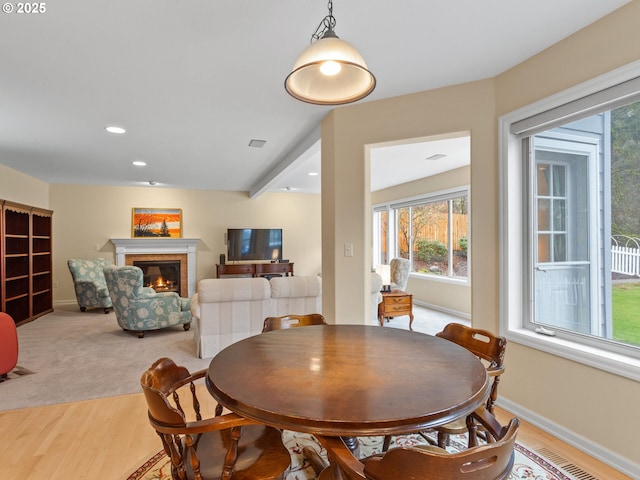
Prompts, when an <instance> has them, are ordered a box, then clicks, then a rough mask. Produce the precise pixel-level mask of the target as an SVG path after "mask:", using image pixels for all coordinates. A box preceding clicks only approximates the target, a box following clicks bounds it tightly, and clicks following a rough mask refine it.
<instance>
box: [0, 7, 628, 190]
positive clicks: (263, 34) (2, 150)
mask: <svg viewBox="0 0 640 480" xmlns="http://www.w3.org/2000/svg"><path fill="white" fill-rule="evenodd" d="M628 1H629V0H607V1H606V2H603V1H602V0H562V1H561V2H558V1H557V0H536V1H534V2H531V1H528V2H527V1H524V0H521V1H514V0H487V1H483V2H479V1H478V0H455V1H449V2H442V1H438V2H436V1H432V0H402V1H399V2H395V3H393V2H388V1H387V2H382V1H380V0H369V1H365V0H336V1H335V2H334V5H333V13H334V16H335V18H336V20H337V25H336V33H337V34H338V35H339V36H340V37H341V38H342V39H344V40H346V41H348V42H350V43H352V44H353V45H354V46H356V47H357V48H358V49H359V50H360V52H361V53H362V54H363V56H364V58H365V59H366V61H367V64H368V67H369V69H370V70H371V71H372V72H373V73H374V74H375V75H376V80H377V87H376V89H375V91H374V92H373V93H372V94H371V95H370V96H369V97H367V98H365V99H364V100H361V102H365V101H373V100H376V99H381V98H386V97H393V96H397V95H402V94H406V93H412V92H418V91H423V90H429V89H432V88H438V87H442V86H446V85H452V84H458V83H463V82H468V81H473V80H479V79H483V78H489V77H493V76H495V75H497V74H499V73H501V72H503V71H505V70H507V69H509V68H510V67H512V66H514V65H516V64H518V63H520V62H521V61H523V60H525V59H526V58H529V57H531V56H532V55H534V54H536V53H537V52H540V51H541V50H543V49H545V48H547V47H548V46H550V45H552V44H554V43H556V42H558V41H559V40H561V39H562V38H564V37H566V36H568V35H570V34H571V33H573V32H575V31H577V30H579V29H581V28H583V27H585V26H586V25H588V24H590V23H592V22H593V21H595V20H597V19H598V18H600V17H602V16H604V15H606V14H607V13H609V12H611V11H613V10H615V9H616V8H619V7H620V6H622V5H624V4H626V3H628ZM5 5H6V4H5ZM14 5H15V4H14ZM44 5H45V6H46V11H45V12H44V13H38V14H36V13H31V14H18V13H15V12H14V13H4V14H2V15H0V44H1V45H2V46H3V48H2V49H0V65H1V67H0V163H2V164H4V165H7V166H9V167H11V168H14V169H16V170H19V171H22V172H24V173H26V174H28V175H31V176H33V177H36V178H39V179H41V180H43V181H45V182H48V183H64V184H95V185H126V186H135V185H146V186H148V185H149V183H148V182H149V181H153V182H157V186H156V187H157V188H161V187H173V188H193V189H211V190H238V191H251V192H253V193H260V192H262V191H270V190H281V189H285V188H288V189H289V191H294V192H295V191H298V192H318V191H319V189H320V175H318V176H315V177H310V176H308V175H307V173H308V172H309V171H310V170H313V171H316V172H319V168H320V161H319V158H320V157H319V149H320V143H319V128H318V126H319V124H320V122H321V121H322V119H323V118H324V116H325V115H326V114H327V113H328V112H329V111H330V109H331V107H326V106H316V105H309V104H305V103H301V102H299V101H297V100H294V99H293V98H292V97H290V96H289V95H288V94H287V93H286V92H285V90H284V87H283V84H284V79H285V77H286V75H287V74H288V73H289V71H290V69H291V66H292V65H293V63H294V61H295V59H296V57H297V56H298V54H299V53H300V52H301V51H302V50H303V49H304V48H305V47H306V46H307V45H308V43H309V39H310V37H311V34H312V33H313V32H314V31H315V29H316V26H317V25H318V23H319V22H320V21H321V20H322V18H323V17H324V16H325V15H326V14H327V2H326V1H321V0H279V1H277V2H275V1H271V2H265V1H258V0H253V1H249V0H206V1H205V0H189V1H188V2H187V1H178V0H91V1H86V0H56V1H54V2H48V3H45V4H44ZM108 125H118V126H122V127H124V128H125V129H126V130H127V132H126V133H125V134H123V135H116V134H110V133H107V132H106V131H105V127H106V126H108ZM252 139H258V140H265V141H266V143H265V145H264V146H263V147H262V148H253V147H249V145H248V144H249V142H250V140H252ZM457 143H459V142H455V141H445V142H444V143H440V144H436V145H428V144H422V142H414V143H412V144H411V145H409V146H404V147H402V148H403V150H402V151H399V150H395V148H400V147H398V146H393V149H392V147H391V146H389V147H386V146H385V147H382V148H380V149H375V150H373V151H372V175H373V178H374V179H373V180H372V186H373V188H374V189H376V188H384V187H386V186H390V184H393V182H402V181H407V179H406V178H404V179H403V178H397V177H396V176H395V175H396V173H397V172H399V171H400V170H407V169H408V170H412V171H419V172H420V173H419V175H422V176H425V175H429V174H430V173H429V172H432V171H433V169H434V168H435V169H440V171H442V169H447V168H450V166H451V165H452V164H453V163H454V162H453V161H452V158H454V157H455V154H454V151H453V150H450V151H448V150H447V148H452V149H453V148H454V145H455V144H457ZM467 145H468V139H467ZM430 152H431V153H430ZM433 153H441V154H445V155H447V156H446V157H444V158H443V159H442V160H441V161H425V158H426V157H428V156H431V155H432V154H433ZM389 157H391V158H394V161H395V160H397V159H398V158H403V159H404V160H403V161H406V162H417V163H416V164H413V163H412V164H410V165H408V166H407V168H406V169H399V168H397V164H395V165H394V168H391V167H390V165H391V164H392V162H385V161H384V159H385V158H389ZM467 157H468V154H467ZM456 158H457V157H456ZM377 159H379V160H377ZM135 160H142V161H144V162H146V163H147V166H146V167H136V166H133V165H132V162H133V161H135ZM467 162H468V158H467ZM424 172H426V173H424ZM377 178H381V179H385V182H380V181H378V180H375V179H377Z"/></svg>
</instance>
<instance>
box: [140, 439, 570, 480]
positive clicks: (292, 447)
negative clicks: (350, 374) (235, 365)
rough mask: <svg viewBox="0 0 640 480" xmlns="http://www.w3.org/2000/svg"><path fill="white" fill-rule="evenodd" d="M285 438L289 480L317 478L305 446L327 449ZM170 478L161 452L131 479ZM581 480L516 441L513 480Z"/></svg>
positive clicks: (376, 447) (377, 443) (368, 451)
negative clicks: (289, 461) (288, 452)
mask: <svg viewBox="0 0 640 480" xmlns="http://www.w3.org/2000/svg"><path fill="white" fill-rule="evenodd" d="M283 441H284V443H285V445H286V446H287V448H288V449H289V451H290V452H291V469H290V470H289V473H288V474H287V477H286V480H314V479H315V478H316V475H315V473H314V471H313V469H312V468H311V466H310V465H309V463H308V462H307V461H306V460H305V459H304V457H303V455H302V449H303V448H304V447H311V448H313V449H314V450H316V451H317V452H318V453H319V454H320V455H321V456H322V457H323V458H325V459H326V452H325V450H324V449H323V448H322V447H321V446H320V445H319V444H318V442H317V441H316V439H315V438H314V437H313V435H308V434H304V433H297V432H290V431H285V432H284V433H283ZM382 441H383V437H360V455H361V456H362V457H367V456H369V455H373V454H375V453H379V452H380V449H381V447H382ZM465 441H466V438H465V437H464V436H461V435H456V436H452V438H451V442H450V446H449V447H447V449H448V450H450V451H452V452H454V451H458V450H460V449H464V448H465V447H466V444H465ZM424 443H426V442H425V440H424V439H423V438H422V437H421V436H420V435H406V436H402V437H397V438H396V437H394V438H393V441H392V442H391V446H390V448H394V447H410V446H413V445H420V444H424ZM152 479H153V480H170V479H171V463H170V461H169V458H168V457H167V456H166V455H165V454H164V451H160V452H158V453H156V454H155V455H153V456H151V458H149V459H148V460H147V461H146V462H144V463H143V464H142V465H141V466H140V467H138V468H137V469H136V470H135V471H134V472H133V473H132V474H131V475H129V476H128V477H127V480H152ZM525 479H526V480H578V477H575V476H572V475H570V474H569V473H566V472H563V471H562V470H561V469H560V468H559V467H558V466H557V465H555V464H554V463H553V462H552V461H551V460H549V459H546V458H544V457H542V456H540V455H538V454H537V453H534V452H533V451H531V450H530V449H528V448H527V447H525V446H524V445H522V444H520V443H516V446H515V461H514V467H513V471H512V472H511V475H510V476H509V480H525Z"/></svg>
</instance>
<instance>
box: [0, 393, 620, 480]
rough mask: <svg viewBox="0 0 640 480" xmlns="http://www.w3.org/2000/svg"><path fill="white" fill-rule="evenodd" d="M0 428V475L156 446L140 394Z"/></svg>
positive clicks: (537, 443) (50, 475) (540, 444)
mask: <svg viewBox="0 0 640 480" xmlns="http://www.w3.org/2000/svg"><path fill="white" fill-rule="evenodd" d="M43 395H46V392H43ZM497 416H498V418H499V419H500V421H501V422H505V420H507V419H508V418H509V417H510V415H509V414H508V413H506V412H503V411H499V412H497ZM0 432H2V435H0V477H1V478H19V479H29V480H31V479H34V480H40V479H47V480H57V479H60V480H62V479H65V480H67V479H70V478H73V479H85V478H86V479H91V480H103V479H104V480H121V479H124V478H126V477H127V475H128V474H130V473H131V472H132V471H133V470H134V468H135V467H137V466H139V465H140V464H141V463H142V461H143V460H145V459H147V458H149V457H150V456H151V455H152V454H154V453H156V452H157V451H159V450H160V449H161V446H160V439H159V438H158V437H157V435H156V433H155V432H154V431H153V430H152V428H151V427H150V425H149V423H148V420H147V415H146V405H145V400H144V397H143V395H142V394H133V395H125V396H120V397H111V398H102V399H98V400H87V401H82V402H74V403H65V404H59V405H50V406H44V407H35V408H29V409H22V410H11V411H5V412H0ZM518 440H519V441H521V442H522V443H524V444H525V445H527V446H528V447H530V448H531V449H533V450H538V449H539V448H546V449H548V450H549V451H551V452H555V454H557V455H559V456H560V457H561V458H563V459H565V460H566V461H568V462H570V463H571V464H573V465H575V466H576V467H577V468H579V469H580V470H581V471H583V472H586V473H588V474H590V476H587V477H585V476H579V478H587V479H592V478H595V479H597V480H629V477H627V476H625V475H622V474H620V473H618V472H616V471H614V470H612V469H611V468H609V467H607V466H606V465H603V464H602V463H600V462H598V461H596V460H594V459H592V458H590V457H588V456H586V455H584V454H583V453H581V452H580V451H578V450H576V449H574V448H572V447H570V446H569V445H566V444H564V443H563V442H560V441H559V440H557V439H555V438H554V437H552V436H550V435H548V434H546V433H544V432H542V431H541V430H539V429H537V428H536V427H534V426H532V425H530V424H527V423H526V422H523V424H522V427H521V429H520V431H519V433H518Z"/></svg>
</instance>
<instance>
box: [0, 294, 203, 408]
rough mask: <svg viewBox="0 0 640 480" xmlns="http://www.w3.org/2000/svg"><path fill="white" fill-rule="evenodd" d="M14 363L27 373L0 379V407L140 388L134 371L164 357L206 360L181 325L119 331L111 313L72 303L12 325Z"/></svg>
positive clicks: (195, 364) (193, 362)
mask: <svg viewBox="0 0 640 480" xmlns="http://www.w3.org/2000/svg"><path fill="white" fill-rule="evenodd" d="M18 348H19V352H18V365H20V367H21V368H22V369H26V370H28V371H31V372H33V373H32V374H29V375H14V374H13V373H11V374H10V375H9V379H8V380H6V381H4V382H2V383H0V410H14V409H17V408H25V407H35V406H40V405H50V404H57V403H66V402H71V401H74V402H76V401H80V400H89V399H94V398H103V397H111V396H116V395H124V394H129V393H137V392H140V375H142V372H144V371H145V370H146V369H147V368H149V366H150V365H151V364H152V363H153V362H154V361H155V360H156V359H158V358H160V357H162V356H169V357H171V358H173V359H174V360H175V361H176V363H178V365H184V366H186V367H187V368H188V369H189V370H191V371H196V370H199V369H202V368H206V367H207V366H208V365H209V362H210V359H199V358H197V357H196V346H195V343H194V341H193V331H191V330H189V331H187V332H185V331H184V330H183V329H182V327H181V326H179V327H173V328H169V329H165V330H158V331H154V332H148V333H147V334H146V335H145V337H144V338H138V337H137V336H136V335H135V334H133V333H130V332H125V331H123V330H122V329H121V328H120V327H119V326H118V324H117V322H116V317H115V314H114V313H113V312H111V313H109V314H106V315H105V314H104V313H103V311H102V310H101V309H95V310H90V311H87V312H80V310H79V309H78V306H77V305H63V306H56V309H55V312H53V313H51V314H48V315H45V316H43V317H41V318H39V319H37V320H35V321H33V322H30V323H27V324H25V325H21V326H20V327H18Z"/></svg>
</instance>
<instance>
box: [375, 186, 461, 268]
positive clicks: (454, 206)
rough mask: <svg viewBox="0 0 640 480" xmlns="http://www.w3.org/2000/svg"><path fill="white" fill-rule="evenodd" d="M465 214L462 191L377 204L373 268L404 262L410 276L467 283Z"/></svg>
mask: <svg viewBox="0 0 640 480" xmlns="http://www.w3.org/2000/svg"><path fill="white" fill-rule="evenodd" d="M468 210H469V192H468V189H467V188H464V189H460V190H455V191H450V192H438V193H436V194H432V195H429V196H424V197H420V198H413V199H404V200H399V201H396V202H393V203H389V204H386V205H378V206H376V207H375V208H374V218H373V231H374V242H373V252H374V262H373V264H374V265H376V264H379V263H382V264H388V263H389V260H390V259H391V258H393V257H401V258H407V259H409V260H410V261H411V272H412V273H414V274H419V275H425V276H428V277H430V278H441V279H449V280H456V281H461V280H463V281H467V279H468V264H469V258H468V254H469V252H468V239H469V212H468ZM389 225H392V228H389ZM388 252H391V255H389V254H388Z"/></svg>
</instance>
